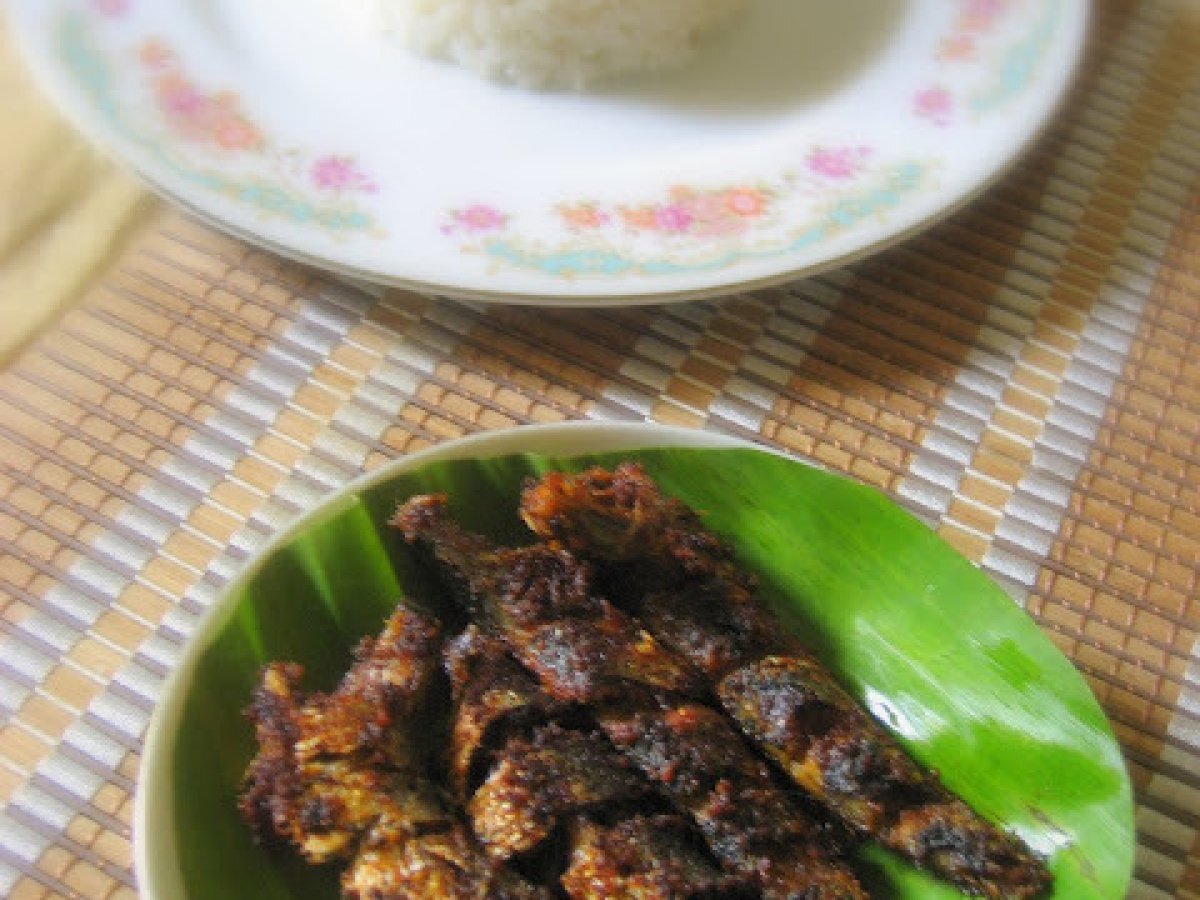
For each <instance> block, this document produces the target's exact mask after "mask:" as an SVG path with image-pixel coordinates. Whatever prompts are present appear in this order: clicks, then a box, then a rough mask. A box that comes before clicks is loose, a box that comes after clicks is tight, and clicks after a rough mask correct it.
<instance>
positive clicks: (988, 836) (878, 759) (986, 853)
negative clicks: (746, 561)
mask: <svg viewBox="0 0 1200 900" xmlns="http://www.w3.org/2000/svg"><path fill="white" fill-rule="evenodd" d="M521 515H522V518H523V519H524V520H525V522H526V524H528V525H529V527H530V528H531V529H532V530H533V532H534V533H535V534H538V535H539V536H541V537H543V538H546V539H549V540H552V541H555V542H558V543H560V544H561V545H563V546H565V547H569V548H571V549H573V550H575V551H576V552H578V553H580V554H582V555H584V556H585V557H587V558H588V559H590V560H593V561H595V562H596V564H597V565H598V566H600V567H601V569H602V572H603V577H604V579H605V581H606V583H607V584H609V585H611V586H613V591H614V594H619V595H621V596H622V598H624V600H625V602H626V603H627V605H628V606H629V607H630V608H632V609H634V610H635V612H636V613H637V615H638V616H639V619H640V621H641V622H642V624H643V625H645V627H646V628H647V630H648V631H649V632H650V633H651V634H653V635H654V636H655V637H656V638H657V639H658V640H659V641H660V642H662V644H663V645H665V646H667V647H669V648H671V649H672V650H673V651H675V652H676V653H678V654H679V655H680V656H682V657H683V658H685V659H687V660H688V661H690V662H691V663H692V665H694V666H695V667H696V668H697V669H699V670H700V671H701V672H703V673H704V674H705V675H706V676H707V677H708V679H709V680H710V684H711V685H712V687H713V689H714V690H715V692H716V694H717V696H718V697H719V698H720V701H721V705H722V706H723V707H724V709H725V710H726V711H727V712H728V713H729V714H730V716H732V717H733V718H734V719H735V720H736V721H737V722H738V724H739V726H740V727H741V728H742V730H743V731H744V732H745V733H746V734H747V735H748V736H750V737H751V738H753V739H754V740H755V741H756V742H757V743H758V744H759V745H760V746H761V747H762V748H763V749H764V750H765V751H766V752H767V753H768V754H769V755H770V756H772V757H773V758H774V759H776V760H777V761H778V762H779V764H780V765H781V766H782V767H783V768H784V769H785V770H786V771H787V772H788V773H789V775H791V776H792V778H793V779H794V781H795V782H796V783H797V784H798V785H799V786H801V787H802V788H804V789H805V790H807V791H809V792H810V793H811V794H812V795H813V796H814V797H816V798H818V799H819V800H820V801H821V802H822V803H824V804H825V805H826V806H827V807H828V808H829V809H830V810H831V811H832V812H833V813H834V814H835V815H836V816H837V817H838V818H839V819H841V821H843V822H844V823H845V824H846V825H847V826H848V827H850V828H852V829H854V830H855V831H857V832H859V833H861V834H863V835H864V836H867V837H870V838H873V839H875V840H877V841H879V842H880V843H881V844H883V845H884V846H886V847H888V848H889V849H891V850H893V851H895V852H897V853H899V854H901V855H903V856H904V857H905V858H907V859H909V860H910V861H912V862H913V863H914V864H915V865H917V866H918V867H920V868H925V869H928V870H930V871H931V872H933V873H934V874H936V875H938V876H940V877H941V878H944V879H945V880H947V881H949V882H951V883H952V884H954V885H955V886H957V887H958V888H960V889H962V890H964V891H967V892H968V893H972V894H980V895H984V896H988V897H1032V896H1036V895H1038V894H1040V893H1042V892H1043V891H1045V890H1046V889H1047V888H1048V887H1049V885H1050V874H1049V872H1048V870H1047V869H1046V867H1045V864H1044V863H1043V862H1042V861H1041V860H1040V859H1038V858H1037V857H1036V856H1035V855H1034V854H1033V853H1032V851H1031V850H1030V849H1029V848H1028V847H1026V846H1025V845H1024V844H1023V843H1021V842H1020V841H1019V840H1018V839H1017V838H1016V837H1014V836H1011V835H1009V834H1007V833H1005V832H1004V831H1002V830H1001V829H999V828H998V827H996V826H995V825H993V824H992V823H990V822H988V821H987V820H985V819H983V818H982V817H981V816H979V815H978V814H976V813H975V812H974V811H972V810H971V809H970V808H969V807H968V806H967V805H966V804H965V803H963V802H962V801H961V800H960V799H958V798H956V797H954V796H953V795H952V794H951V793H950V792H949V791H948V790H947V789H946V788H945V786H944V785H943V784H942V782H941V780H940V779H939V778H938V777H937V775H936V774H934V773H932V772H927V771H924V770H923V769H921V768H920V767H919V766H918V765H917V764H916V763H915V762H914V761H913V760H912V759H911V757H909V756H908V755H907V754H906V753H905V752H904V751H903V750H902V749H901V748H900V747H899V745H898V744H897V743H896V742H895V740H894V739H893V738H892V736H891V735H890V734H889V733H888V732H887V730H886V729H885V728H883V726H881V725H880V724H879V723H878V722H876V721H875V720H874V719H873V718H871V716H870V715H868V714H867V713H866V711H865V710H863V709H862V708H861V707H860V706H859V705H858V704H857V703H856V702H855V701H854V699H853V698H852V697H851V696H850V695H849V694H848V693H847V692H846V691H845V690H844V689H843V688H842V687H841V686H840V685H839V684H838V683H837V681H836V680H835V679H834V677H833V675H832V674H831V673H830V672H829V671H828V670H827V669H825V667H824V666H823V665H822V664H821V663H820V662H819V661H818V660H817V659H816V657H814V656H813V655H812V654H811V653H810V652H809V651H808V650H807V648H805V647H804V646H803V645H802V644H801V642H800V641H799V640H798V639H797V638H795V637H794V636H793V635H792V634H791V633H790V632H789V631H788V629H787V628H786V627H785V626H784V625H782V624H781V623H780V622H779V621H778V620H777V619H776V618H775V617H774V615H773V614H772V613H771V612H770V611H769V610H768V609H767V608H766V607H765V606H764V605H763V604H762V603H761V601H759V600H758V598H757V597H756V596H755V583H754V579H753V578H751V577H750V576H749V575H748V574H746V573H745V572H743V571H742V570H741V569H740V568H739V566H738V565H737V563H736V560H735V559H734V555H733V552H732V549H731V548H730V546H729V545H727V544H726V543H725V542H723V541H722V540H720V539H719V538H718V537H717V536H716V535H714V534H712V533H711V532H710V531H708V530H707V529H706V528H705V527H704V525H703V523H702V521H701V519H700V517H699V515H697V514H696V513H695V511H693V510H692V509H690V508H689V507H688V506H686V505H685V504H683V503H682V502H680V501H678V500H676V499H673V498H670V497H666V496H664V495H663V494H662V493H661V491H660V490H659V489H658V487H657V485H656V484H654V482H653V481H652V480H651V479H650V478H649V477H648V476H647V475H646V473H645V472H644V470H643V469H642V468H641V467H640V466H637V465H631V464H630V465H622V466H620V467H618V468H617V469H616V470H615V471H611V472H610V471H607V470H604V469H592V470H589V471H585V472H583V473H580V474H578V475H567V474H562V473H555V474H551V475H548V476H546V477H545V478H543V479H542V480H541V481H539V482H536V483H531V484H529V485H527V486H526V489H525V491H524V495H523V498H522V506H521Z"/></svg>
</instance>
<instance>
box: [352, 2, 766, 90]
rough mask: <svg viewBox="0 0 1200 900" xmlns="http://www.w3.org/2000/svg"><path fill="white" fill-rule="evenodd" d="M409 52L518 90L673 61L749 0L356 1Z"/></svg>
mask: <svg viewBox="0 0 1200 900" xmlns="http://www.w3.org/2000/svg"><path fill="white" fill-rule="evenodd" d="M359 2H364V3H366V4H368V5H369V6H370V7H371V9H370V13H371V14H372V15H373V16H374V19H375V21H376V22H377V23H378V27H379V28H380V29H381V30H382V31H384V32H386V33H389V34H391V35H393V36H394V37H396V38H398V39H399V40H400V41H402V42H403V43H404V44H405V45H406V46H408V47H409V48H411V49H413V50H416V51H418V52H420V53H423V54H425V55H427V56H433V57H437V58H442V59H448V60H452V61H454V62H456V63H458V64H460V65H463V66H466V67H468V68H471V69H474V70H476V71H478V72H480V73H482V74H484V75H486V76H488V77H489V78H493V79H496V80H499V81H508V82H513V83H516V84H519V85H522V86H525V87H537V88H550V87H568V88H581V87H584V86H586V85H588V84H590V83H592V82H594V81H596V80H597V79H601V78H607V77H610V76H613V75H620V74H625V73H631V72H644V71H650V70H655V69H663V68H667V67H671V66H675V65H678V64H680V63H681V62H683V61H684V60H686V59H687V58H688V57H689V56H690V55H691V54H692V53H693V52H694V51H695V49H696V47H697V45H698V43H699V42H700V40H701V38H703V37H704V36H705V35H706V34H708V33H710V32H711V31H713V30H714V29H715V28H717V27H718V26H720V25H721V24H723V23H724V22H725V21H726V20H728V19H729V18H730V17H731V16H732V15H733V14H734V13H735V12H736V11H737V10H739V9H741V8H742V7H744V6H746V5H747V4H748V3H749V2H750V0H359Z"/></svg>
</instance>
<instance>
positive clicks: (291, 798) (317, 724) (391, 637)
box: [239, 610, 442, 863]
mask: <svg viewBox="0 0 1200 900" xmlns="http://www.w3.org/2000/svg"><path fill="white" fill-rule="evenodd" d="M440 649H441V637H440V632H439V630H438V628H437V626H436V625H435V624H434V623H432V622H431V621H430V620H428V619H426V618H424V617H423V616H421V615H419V614H416V613H412V612H410V611H408V610H400V611H397V613H396V614H395V615H393V616H392V617H391V618H390V619H389V620H388V622H387V624H386V625H385V627H384V629H383V631H382V633H381V634H380V636H379V637H378V638H376V639H370V640H366V641H363V642H362V643H361V644H360V645H359V647H358V648H357V649H356V650H355V662H354V665H353V666H352V667H351V669H350V671H349V672H348V673H347V674H346V676H345V677H344V678H343V680H342V682H341V684H340V685H339V686H338V687H337V689H336V690H335V691H334V692H333V693H331V694H325V695H321V694H313V695H306V694H304V693H303V692H302V691H301V689H300V687H299V685H300V680H301V678H302V676H303V669H302V668H301V667H300V666H297V665H294V664H286V663H274V664H271V665H268V666H266V667H264V669H263V671H262V673H261V675H260V680H259V685H258V688H257V689H256V690H255V692H254V695H253V699H252V703H251V706H250V708H249V710H248V711H247V714H248V716H249V718H250V720H251V721H252V722H253V724H254V728H255V734H256V737H257V739H258V745H259V750H258V753H257V754H256V755H255V757H254V759H253V760H251V762H250V764H249V766H248V767H247V770H246V774H245V776H244V779H243V787H242V791H241V794H240V797H239V807H240V810H241V812H242V815H243V818H244V819H245V820H246V822H247V824H249V825H250V827H251V828H252V829H253V830H254V832H255V834H256V836H257V837H258V838H259V839H260V840H262V841H263V842H264V843H269V844H276V845H278V844H291V845H293V846H295V847H296V848H297V849H298V850H299V851H300V852H301V853H302V854H303V855H304V856H305V857H306V858H307V859H308V860H309V861H310V862H313V863H322V862H326V861H328V860H330V859H334V858H339V857H345V856H347V855H352V854H353V852H354V849H355V847H356V846H357V843H358V841H359V839H360V838H361V837H362V836H363V835H365V834H366V833H367V832H369V831H370V830H371V828H373V827H375V825H376V824H378V823H381V822H384V821H390V820H404V819H409V820H411V821H412V822H413V825H414V827H415V826H416V825H418V824H421V823H424V822H427V821H428V820H431V819H432V820H436V821H440V820H441V818H442V816H441V814H440V812H439V811H438V810H439V809H440V805H439V803H438V802H437V801H436V800H433V799H431V798H429V797H427V796H425V794H426V792H425V791H423V790H421V789H420V787H419V786H420V785H423V784H424V779H423V778H422V777H420V775H419V774H418V773H417V771H416V769H417V767H416V765H415V764H414V760H413V756H412V748H410V747H409V746H408V745H407V743H406V742H405V741H404V740H403V739H402V737H401V734H402V733H401V732H400V731H398V730H395V729H393V728H392V725H393V723H394V722H395V721H396V720H397V717H403V716H406V715H408V714H411V713H412V712H413V711H414V710H416V709H417V708H419V706H420V705H421V704H422V703H423V702H424V700H425V697H426V694H427V691H428V688H429V685H430V683H431V679H432V677H433V675H434V673H435V672H436V670H437V667H438V661H439V656H440Z"/></svg>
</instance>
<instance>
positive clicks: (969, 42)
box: [937, 0, 1013, 62]
mask: <svg viewBox="0 0 1200 900" xmlns="http://www.w3.org/2000/svg"><path fill="white" fill-rule="evenodd" d="M1012 3H1013V0H963V3H962V8H961V9H960V10H959V13H958V17H957V18H956V19H955V22H954V28H953V30H952V31H951V32H950V34H948V35H946V36H945V37H944V38H942V41H941V43H940V44H939V45H938V54H937V55H938V59H940V60H943V61H949V62H964V61H968V60H973V59H975V57H976V55H977V53H978V51H979V40H978V39H979V38H980V37H982V36H983V35H985V34H986V33H987V32H989V31H991V30H992V29H994V28H995V27H996V23H997V22H998V21H999V19H1000V18H1001V16H1003V15H1004V14H1005V13H1006V12H1008V10H1009V7H1011V6H1012Z"/></svg>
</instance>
